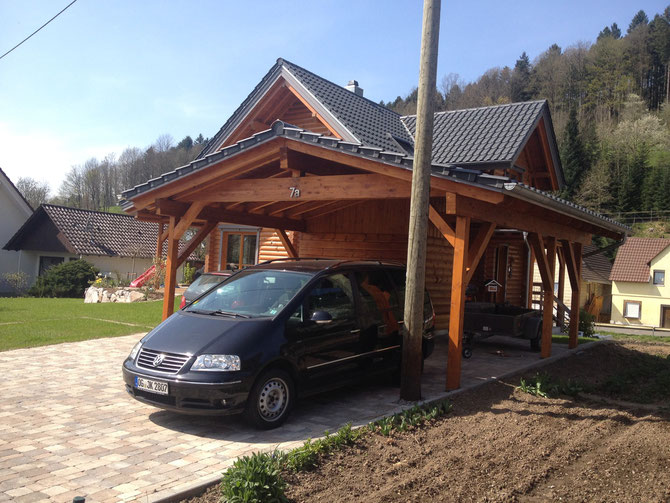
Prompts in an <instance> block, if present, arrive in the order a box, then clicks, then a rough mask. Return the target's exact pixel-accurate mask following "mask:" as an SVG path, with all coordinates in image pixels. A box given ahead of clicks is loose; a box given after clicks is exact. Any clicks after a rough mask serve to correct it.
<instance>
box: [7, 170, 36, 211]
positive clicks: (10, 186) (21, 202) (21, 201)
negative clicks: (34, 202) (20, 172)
mask: <svg viewBox="0 0 670 503" xmlns="http://www.w3.org/2000/svg"><path fill="white" fill-rule="evenodd" d="M0 184H1V185H3V186H5V187H7V190H8V191H9V192H10V194H13V196H14V199H15V200H16V202H17V204H18V206H20V207H21V208H22V209H23V211H24V212H26V214H27V215H30V213H32V211H33V207H32V206H30V203H29V202H28V201H27V200H26V198H25V197H23V194H21V191H20V190H19V189H17V188H16V185H14V183H13V182H12V180H11V179H10V178H9V177H8V176H7V174H6V173H5V172H4V171H3V170H2V168H0Z"/></svg>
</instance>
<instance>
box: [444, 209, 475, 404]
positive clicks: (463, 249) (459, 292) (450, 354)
mask: <svg viewBox="0 0 670 503" xmlns="http://www.w3.org/2000/svg"><path fill="white" fill-rule="evenodd" d="M454 234H455V235H454V262H453V272H452V276H451V306H450V309H449V346H448V350H447V386H446V388H447V391H450V390H454V389H457V388H459V387H460V385H461V352H462V350H463V337H462V334H463V316H464V315H465V288H466V286H467V282H466V276H467V257H468V242H469V240H470V218H469V217H461V216H457V217H456V231H455V233H454Z"/></svg>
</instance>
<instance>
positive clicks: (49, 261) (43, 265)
mask: <svg viewBox="0 0 670 503" xmlns="http://www.w3.org/2000/svg"><path fill="white" fill-rule="evenodd" d="M64 261H65V258H64V257H46V256H41V257H40V272H39V276H42V275H43V274H44V273H45V272H47V270H48V269H51V268H52V267H53V266H55V265H58V264H61V263H63V262H64Z"/></svg>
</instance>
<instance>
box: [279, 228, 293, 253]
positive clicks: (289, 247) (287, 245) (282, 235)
mask: <svg viewBox="0 0 670 503" xmlns="http://www.w3.org/2000/svg"><path fill="white" fill-rule="evenodd" d="M276 231H277V235H278V236H279V240H280V241H281V244H282V245H284V249H285V250H286V253H288V256H289V257H291V258H296V257H297V256H298V252H297V251H295V247H294V246H293V243H291V240H290V239H289V238H288V235H287V234H286V231H285V230H284V229H276Z"/></svg>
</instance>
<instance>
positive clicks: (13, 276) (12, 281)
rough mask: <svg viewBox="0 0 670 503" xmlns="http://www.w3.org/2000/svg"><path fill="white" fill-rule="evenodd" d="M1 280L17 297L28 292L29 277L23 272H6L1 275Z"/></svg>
mask: <svg viewBox="0 0 670 503" xmlns="http://www.w3.org/2000/svg"><path fill="white" fill-rule="evenodd" d="M2 279H3V280H4V282H5V283H7V284H8V285H9V287H10V288H11V289H12V290H14V292H15V293H16V294H17V295H19V296H21V297H22V296H23V295H25V293H26V291H27V290H28V279H29V276H28V275H27V274H26V273H25V272H23V271H19V272H7V273H5V274H3V275H2Z"/></svg>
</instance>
